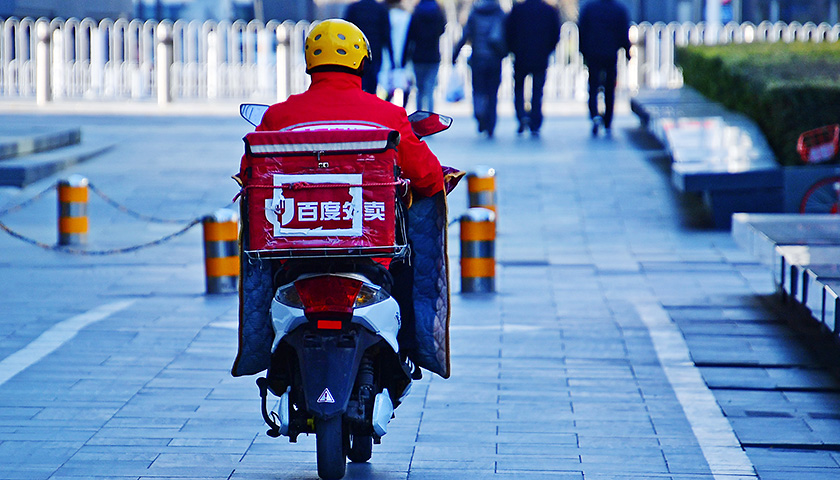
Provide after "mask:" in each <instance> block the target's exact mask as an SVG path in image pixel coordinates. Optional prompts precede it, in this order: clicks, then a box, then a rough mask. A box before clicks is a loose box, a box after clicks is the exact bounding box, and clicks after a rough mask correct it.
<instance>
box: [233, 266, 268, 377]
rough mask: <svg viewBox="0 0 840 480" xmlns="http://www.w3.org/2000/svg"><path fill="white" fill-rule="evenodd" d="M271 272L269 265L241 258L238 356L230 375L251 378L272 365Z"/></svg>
mask: <svg viewBox="0 0 840 480" xmlns="http://www.w3.org/2000/svg"><path fill="white" fill-rule="evenodd" d="M272 276H273V273H272V269H271V264H270V261H268V260H259V259H249V258H248V256H247V255H242V271H241V273H240V276H239V295H240V298H239V352H238V353H237V355H236V360H235V361H234V362H233V368H232V369H231V373H232V374H233V376H235V377H238V376H241V375H254V374H257V373H260V372H261V371H263V370H265V369H267V368H268V365H269V363H270V362H271V344H272V343H273V342H274V329H273V328H272V327H271V317H270V313H269V310H270V308H271V299H272V297H273V296H274V292H273V291H272V290H273V287H272V281H271V280H272Z"/></svg>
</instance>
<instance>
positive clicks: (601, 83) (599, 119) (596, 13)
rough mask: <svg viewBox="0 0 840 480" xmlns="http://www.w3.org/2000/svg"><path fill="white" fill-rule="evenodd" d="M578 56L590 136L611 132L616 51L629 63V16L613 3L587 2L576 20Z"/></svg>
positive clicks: (620, 5) (603, 0)
mask: <svg viewBox="0 0 840 480" xmlns="http://www.w3.org/2000/svg"><path fill="white" fill-rule="evenodd" d="M578 31H579V32H580V53H581V54H582V55H583V61H584V63H586V66H587V68H588V69H589V118H590V119H592V135H593V136H594V135H598V130H599V128H600V127H601V125H603V126H604V128H605V129H606V132H607V135H609V134H610V132H611V127H612V118H613V108H614V106H615V84H616V77H617V66H616V63H617V62H618V51H619V50H621V49H624V52H625V55H626V56H627V59H628V60H629V59H630V33H629V31H630V16H629V14H628V12H627V8H626V7H625V6H624V5H622V4H621V3H619V2H617V1H616V0H589V2H587V3H586V4H585V5H584V6H583V8H581V10H580V17H579V18H578ZM600 91H603V92H604V111H603V113H602V112H600V111H599V107H598V94H599V92H600Z"/></svg>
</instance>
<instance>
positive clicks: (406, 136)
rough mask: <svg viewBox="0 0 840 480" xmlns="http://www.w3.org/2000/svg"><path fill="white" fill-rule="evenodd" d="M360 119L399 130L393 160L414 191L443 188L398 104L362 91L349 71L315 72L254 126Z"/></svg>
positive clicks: (428, 192)
mask: <svg viewBox="0 0 840 480" xmlns="http://www.w3.org/2000/svg"><path fill="white" fill-rule="evenodd" d="M330 120H361V121H366V122H374V123H378V124H380V125H383V126H385V127H388V128H393V129H394V130H397V131H399V132H400V144H399V146H398V147H397V157H398V158H397V162H398V163H399V166H400V168H401V169H402V176H403V178H407V179H409V180H410V181H411V188H412V190H414V191H415V192H416V193H418V194H420V195H423V196H427V197H430V196H432V195H434V194H435V193H438V192H440V191H441V190H442V189H443V173H442V172H441V167H440V162H439V161H438V159H437V157H436V156H435V154H433V153H432V151H431V150H429V147H428V146H427V145H426V144H425V143H424V142H421V141H420V140H419V139H418V138H417V137H416V136H415V135H414V132H412V131H411V125H410V124H409V123H408V117H407V116H406V114H405V110H404V109H403V108H402V107H398V106H397V105H394V104H392V103H389V102H386V101H384V100H382V99H380V98H378V97H376V96H375V95H371V94H369V93H366V92H364V91H362V79H361V77H359V76H356V75H353V74H350V73H340V72H316V73H313V74H312V84H311V85H310V86H309V89H308V90H307V91H306V92H304V93H301V94H298V95H292V96H290V97H289V98H288V99H287V100H286V101H285V102H281V103H277V104H275V105H272V106H271V107H270V108H269V109H268V111H267V112H266V113H265V115H264V116H263V119H262V123H260V125H259V126H258V127H257V130H280V129H283V128H286V127H289V126H291V125H295V124H298V123H303V122H317V121H330Z"/></svg>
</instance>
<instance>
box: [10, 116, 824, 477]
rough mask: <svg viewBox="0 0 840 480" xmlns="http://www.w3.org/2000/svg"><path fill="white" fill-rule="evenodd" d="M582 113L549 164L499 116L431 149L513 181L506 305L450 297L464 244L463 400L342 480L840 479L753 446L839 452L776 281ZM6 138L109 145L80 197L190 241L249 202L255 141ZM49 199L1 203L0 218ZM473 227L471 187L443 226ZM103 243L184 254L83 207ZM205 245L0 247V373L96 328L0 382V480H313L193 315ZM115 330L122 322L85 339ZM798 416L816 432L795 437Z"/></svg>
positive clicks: (416, 394)
mask: <svg viewBox="0 0 840 480" xmlns="http://www.w3.org/2000/svg"><path fill="white" fill-rule="evenodd" d="M561 110H562V109H561ZM625 111H626V109H625ZM561 113H562V111H561ZM579 113H580V110H579V109H577V108H576V111H575V112H574V115H572V114H566V115H563V114H555V115H552V116H550V117H549V118H548V119H547V121H546V123H545V125H544V129H543V133H542V137H541V138H540V139H532V138H530V137H527V136H526V137H521V138H519V137H516V135H515V133H514V128H515V124H514V122H513V121H512V119H510V118H509V117H505V118H504V119H503V120H502V122H501V124H500V125H499V127H498V129H497V138H496V139H495V140H492V141H487V140H483V139H480V138H478V137H477V136H476V134H475V133H474V131H475V127H474V121H473V120H472V119H471V118H468V117H459V118H458V119H457V120H456V126H455V127H454V128H453V129H452V130H451V131H450V132H446V133H444V134H441V135H440V136H439V137H435V138H432V139H430V140H429V143H430V144H431V146H432V148H433V149H434V150H435V151H436V152H437V153H438V155H439V156H440V157H441V158H442V159H443V161H444V163H448V164H451V165H453V166H457V167H460V168H463V169H469V168H471V167H473V166H475V165H478V164H485V165H490V166H492V167H494V168H496V170H497V184H498V188H499V192H498V195H499V223H498V231H499V234H498V241H497V250H498V255H497V257H498V290H499V293H498V294H496V295H486V296H481V295H478V296H476V295H473V296H463V295H460V294H458V293H457V288H458V277H459V273H458V270H457V265H458V228H457V225H455V226H453V227H452V228H451V230H450V254H451V257H452V258H451V260H452V261H451V265H452V266H453V270H454V271H453V275H452V278H453V284H454V287H455V291H454V292H453V304H454V312H453V322H452V344H453V376H452V378H451V379H449V380H441V379H439V378H433V377H432V376H430V375H427V376H426V377H425V378H424V379H423V380H422V381H420V382H418V383H417V384H416V385H415V389H414V391H413V392H412V395H411V396H410V397H409V399H408V401H407V402H406V403H405V404H404V405H402V406H401V407H400V408H399V409H398V410H397V412H396V415H397V418H396V419H395V420H394V421H393V422H392V424H391V425H392V430H391V431H390V432H389V433H388V435H387V436H386V437H385V438H384V439H383V443H382V445H379V446H376V447H375V448H374V455H373V459H372V461H371V462H370V463H369V464H364V465H350V466H349V468H348V474H347V478H366V479H409V480H417V479H436V480H437V479H444V480H445V479H450V478H451V479H456V478H457V479H465V478H468V479H485V478H492V479H514V478H516V479H525V480H529V479H539V480H542V479H586V480H593V479H597V480H607V479H610V480H613V479H649V478H657V479H658V478H666V479H667V478H671V479H680V480H688V479H716V480H717V479H728V480H736V479H747V478H757V477H756V474H755V471H757V472H758V474H759V477H760V478H762V479H776V478H778V479H781V478H788V479H789V478H826V479H828V478H837V475H838V474H840V465H838V461H840V457H838V455H837V454H836V453H834V452H833V451H832V450H831V449H830V448H827V449H810V450H809V449H806V448H799V449H794V450H791V449H773V448H770V447H772V446H773V444H772V443H767V442H763V441H762V437H763V436H767V437H773V436H783V434H784V433H786V432H791V433H795V434H797V435H800V436H804V434H805V433H806V432H805V430H804V428H806V427H807V428H810V430H811V433H812V436H814V435H816V436H817V437H819V438H818V439H817V440H820V441H823V440H825V442H824V444H827V445H830V436H831V435H832V434H834V433H836V432H837V431H838V430H837V428H836V426H835V425H834V424H832V423H831V419H832V418H836V417H837V415H838V413H840V407H838V405H840V397H838V395H837V393H836V391H832V388H835V387H836V381H835V380H833V377H831V376H820V375H823V374H824V372H823V370H820V369H819V368H820V367H819V366H818V362H817V361H816V360H814V356H813V354H812V353H811V352H810V351H809V350H808V349H806V348H804V347H803V346H802V344H801V342H800V341H799V338H800V337H799V336H797V334H796V332H791V331H790V330H789V329H787V327H786V326H785V325H784V324H783V323H782V322H780V313H779V311H777V310H773V309H772V308H768V305H769V306H770V307H772V306H773V302H772V301H769V302H768V301H763V300H765V296H766V295H767V294H769V293H771V292H772V288H773V287H772V282H771V277H770V273H769V270H767V267H765V266H763V265H759V264H757V263H755V261H754V260H753V259H752V258H749V257H748V256H747V255H746V254H745V253H744V252H742V251H740V250H739V249H738V248H737V247H736V246H735V244H734V242H733V241H732V240H731V238H730V237H729V234H728V232H718V231H710V230H707V229H704V228H702V226H698V225H697V223H698V222H697V221H696V220H694V218H696V217H694V216H692V214H693V213H695V212H693V210H691V209H690V208H689V207H690V205H688V204H685V203H684V202H682V201H680V199H678V198H677V197H676V196H675V195H674V194H673V192H672V189H671V188H670V186H669V183H668V175H667V171H665V170H664V169H663V167H662V163H661V162H660V161H659V160H657V158H656V155H655V153H656V152H655V151H654V150H645V149H644V148H643V147H644V145H641V146H640V144H639V143H638V142H636V141H635V139H636V138H637V137H638V135H639V133H638V132H637V131H636V127H637V126H638V122H637V121H636V119H635V118H632V117H630V116H629V115H627V114H623V115H621V116H619V117H618V118H617V120H616V125H615V129H614V130H615V132H614V137H613V138H611V139H607V138H597V139H592V138H590V136H589V125H588V122H587V121H586V120H585V119H584V118H583V117H582V116H580V115H579ZM0 120H2V121H12V120H16V121H20V122H23V121H26V122H35V123H37V122H50V123H51V124H57V123H67V124H80V125H81V126H82V127H83V133H84V132H89V134H91V135H103V136H109V137H114V136H116V137H118V138H119V140H120V145H119V146H118V147H117V148H116V149H115V150H114V151H112V152H110V153H108V154H106V155H105V156H102V157H100V158H98V159H95V160H92V161H90V162H88V163H86V164H82V165H79V166H76V167H74V169H73V170H72V171H69V172H68V173H73V172H78V173H84V174H85V175H86V176H88V177H89V178H90V179H91V181H92V182H93V183H95V184H96V185H97V186H98V187H99V188H100V189H101V190H103V191H105V192H107V193H108V194H109V195H111V196H112V197H114V198H115V199H118V200H120V201H122V202H124V203H126V204H127V205H129V206H131V207H133V208H135V209H137V210H139V211H142V212H144V213H148V214H152V215H156V216H164V217H170V218H187V219H188V218H194V217H196V216H201V215H204V214H206V213H209V212H211V211H213V210H214V209H216V208H219V207H221V206H224V205H226V204H227V203H228V202H229V201H230V199H231V198H232V197H233V194H234V193H235V192H236V188H235V186H234V184H233V182H232V181H231V180H230V179H229V175H230V174H231V173H233V172H234V171H235V169H236V168H237V163H238V156H239V151H240V150H241V147H242V143H241V140H240V139H241V136H242V135H243V134H244V133H245V132H246V131H247V128H246V126H244V125H242V122H241V121H240V120H238V119H236V118H233V117H213V116H203V117H179V116H175V115H173V116H165V117H158V116H77V117H73V116H66V115H55V116H39V117H33V116H29V115H26V116H20V117H17V116H2V118H0ZM47 185H48V183H47V182H40V183H39V184H36V185H33V186H31V187H29V188H27V189H25V190H24V191H21V192H18V191H17V190H12V189H0V207H2V206H3V205H5V204H9V203H12V204H13V203H15V202H17V201H20V200H23V199H26V198H28V197H29V196H31V195H33V194H34V193H36V192H37V191H40V190H42V189H43V188H45V187H46V186H47ZM465 204H466V188H465V186H462V187H459V190H458V191H456V192H455V193H453V195H452V196H451V197H450V213H451V215H452V217H453V218H455V217H457V216H458V215H459V214H460V213H461V212H462V211H463V210H464V207H465ZM54 216H55V205H54V198H47V199H45V200H43V201H40V202H36V203H35V204H33V205H32V206H31V207H28V208H27V209H25V210H24V211H21V212H18V213H14V214H10V215H8V216H6V217H3V218H0V220H2V221H3V222H4V223H7V224H8V225H9V226H11V227H13V228H16V229H18V230H20V231H21V232H24V233H26V234H27V235H31V236H33V237H37V238H40V239H42V240H45V241H47V242H52V241H54V238H55V231H54V229H55V220H54ZM91 224H92V233H91V238H92V240H91V248H99V247H108V248H113V247H118V246H124V245H126V244H131V243H139V242H141V241H144V240H150V239H154V238H157V237H159V236H162V235H164V234H166V233H168V232H170V231H172V230H173V227H172V226H166V225H148V224H145V223H143V222H138V221H137V220H136V219H132V218H126V217H125V216H124V215H122V214H121V213H120V212H117V211H114V210H113V209H110V207H108V206H107V205H103V204H96V203H94V202H93V200H92V202H91ZM200 245H201V239H200V232H198V231H197V230H193V231H190V232H188V233H187V234H186V235H184V236H182V237H179V238H177V239H175V240H173V241H172V242H170V243H168V244H167V245H166V246H163V247H155V248H151V249H145V250H141V251H139V252H137V253H133V254H127V255H124V256H114V257H78V256H67V255H64V254H59V253H55V252H50V251H41V250H39V249H37V248H35V247H32V246H29V245H26V244H24V243H22V242H19V241H18V240H15V239H12V238H10V237H8V236H0V268H2V271H3V274H2V275H1V276H0V289H2V290H3V292H4V296H3V297H2V299H0V311H2V312H4V315H2V316H0V361H3V360H2V359H6V358H12V356H13V355H14V354H15V352H21V351H24V352H27V351H30V350H27V348H30V346H32V345H38V341H37V339H38V338H39V336H41V335H43V334H45V332H47V333H50V332H53V333H54V332H55V331H56V330H55V329H54V327H55V326H56V325H66V323H63V322H66V321H67V320H68V319H75V320H76V321H77V322H81V321H89V322H90V323H89V324H88V325H87V326H85V327H84V328H81V329H80V330H79V331H78V333H77V334H76V335H75V336H74V337H72V338H71V339H70V340H68V341H66V342H65V343H61V344H60V345H57V346H56V348H55V350H54V351H51V352H50V353H49V354H47V355H45V356H44V357H43V358H41V359H38V360H37V361H33V362H32V363H31V366H28V367H27V368H23V369H21V371H20V373H18V374H16V375H14V376H13V377H11V378H9V379H8V380H7V381H5V382H4V383H0V480H5V479H8V480H11V479H41V478H43V479H47V478H50V479H106V478H107V479H140V478H179V479H228V478H232V479H300V478H315V454H314V451H315V445H314V437H313V438H304V437H301V439H300V442H299V443H298V444H289V443H288V442H286V441H285V440H275V439H271V438H268V437H267V436H265V435H264V431H265V427H264V426H263V425H262V421H261V418H260V416H259V412H258V406H259V399H258V396H257V389H256V387H255V386H254V384H253V379H252V378H238V379H234V378H231V377H230V376H229V373H228V371H229V367H230V363H231V361H232V358H233V355H234V353H235V346H236V345H235V344H236V339H235V321H236V301H235V298H234V297H232V296H218V297H208V296H204V295H203V288H204V286H203V270H202V264H201V261H202V259H201V247H200ZM103 306H105V307H107V308H111V309H112V310H113V313H111V314H109V315H107V316H105V317H104V318H102V319H100V320H97V319H96V318H98V317H95V315H94V316H91V315H92V314H91V312H94V313H95V312H98V311H99V310H97V309H98V308H101V307H103ZM103 315H104V314H103ZM689 352H690V355H691V357H688V355H689ZM756 358H759V359H761V358H763V359H767V361H768V362H769V361H771V360H772V361H773V362H775V367H774V368H768V364H764V365H763V367H764V368H763V369H762V370H760V372H759V373H760V374H761V375H764V376H767V375H769V374H772V373H773V372H781V371H784V372H789V373H792V374H794V376H795V380H796V382H794V381H793V380H790V379H789V380H790V383H791V384H792V383H796V385H797V386H798V387H799V388H798V389H796V390H788V391H785V390H784V389H781V390H768V389H764V390H755V389H752V390H750V389H748V388H747V389H745V388H743V387H744V384H743V382H744V381H746V380H747V379H749V378H750V377H751V376H752V378H755V377H754V375H752V374H753V373H755V372H756V371H755V370H749V371H748V372H745V371H735V372H732V371H731V369H733V368H735V369H736V370H737V368H736V367H738V368H746V367H747V366H748V365H750V362H751V361H752V360H754V359H756ZM692 359H693V360H694V361H695V362H698V359H702V363H701V362H698V363H701V367H702V368H700V369H698V368H695V367H694V366H693V365H692V363H691V362H690V360H692ZM30 360H31V358H30ZM22 361H24V364H25V359H24V360H22ZM753 363H754V364H757V365H760V362H758V363H756V362H753ZM7 365H8V364H7ZM18 365H20V364H18ZM790 365H799V366H800V367H801V366H807V367H808V368H807V369H799V370H797V369H791V368H788V367H789V366H790ZM769 367H773V365H769ZM726 368H729V369H730V370H726ZM768 372H769V373H768ZM817 373H819V375H817ZM701 374H702V375H703V377H701ZM796 375H798V376H796ZM816 377H819V378H816ZM724 380H726V381H728V382H729V385H728V387H729V388H725V389H721V388H716V387H715V385H717V386H721V385H723V384H725V383H726V382H725V381H724ZM815 382H820V385H821V387H820V388H823V389H822V390H820V389H818V388H816V383H815ZM707 383H709V384H711V385H712V386H713V388H712V390H709V389H707V388H706V387H705V385H706V384H707ZM724 386H725V385H724ZM736 387H737V388H736ZM771 394H775V396H771ZM797 394H798V395H797ZM809 394H810V395H811V396H810V397H808V398H805V397H807V396H808V395H809ZM715 399H717V401H719V402H720V404H721V405H723V410H721V408H720V407H718V403H716V402H715ZM785 408H787V409H788V410H785ZM774 412H776V413H778V412H794V413H791V414H790V415H789V416H786V417H785V416H778V415H777V416H773V415H771V414H772V413H774ZM796 412H806V413H807V414H808V415H810V414H812V413H822V417H820V416H815V415H810V416H809V417H808V418H810V420H811V421H812V423H810V424H808V423H807V421H806V420H807V419H805V420H802V422H800V423H795V422H796V421H799V420H800V419H802V418H805V417H800V416H798V415H799V414H798V413H796ZM806 416H807V415H806ZM780 419H781V420H783V421H782V422H779V421H778V420H780ZM815 419H821V420H822V423H815V422H813V421H814V420H815ZM721 422H722V423H721ZM730 424H732V425H735V428H734V430H733V429H732V427H730ZM803 425H805V427H803ZM761 432H764V433H761ZM746 436H751V438H753V440H754V441H752V442H750V446H749V448H747V450H746V455H744V453H743V450H742V449H741V447H740V445H738V443H737V442H738V440H739V439H741V437H746ZM815 441H816V440H813V439H812V443H814V442H815ZM803 442H804V440H803ZM754 469H755V470H754Z"/></svg>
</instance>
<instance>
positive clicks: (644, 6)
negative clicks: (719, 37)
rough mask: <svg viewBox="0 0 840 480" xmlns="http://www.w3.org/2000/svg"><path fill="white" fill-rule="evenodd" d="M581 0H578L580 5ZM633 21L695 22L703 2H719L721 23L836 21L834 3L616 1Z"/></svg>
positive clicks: (701, 15)
mask: <svg viewBox="0 0 840 480" xmlns="http://www.w3.org/2000/svg"><path fill="white" fill-rule="evenodd" d="M583 1H584V0H581V3H582V2H583ZM619 1H622V2H623V3H624V4H625V5H627V7H628V8H629V9H630V12H631V15H632V16H633V20H634V21H636V22H642V21H647V22H673V21H678V22H686V21H689V22H699V21H704V20H705V19H706V15H707V13H706V12H707V5H706V2H707V1H719V2H720V4H721V10H720V16H721V20H722V21H723V22H728V21H736V22H752V23H756V24H757V23H761V22H763V21H765V20H769V21H771V22H777V21H782V22H800V23H805V22H814V23H820V22H829V23H836V22H837V21H838V6H839V5H840V1H838V0H619Z"/></svg>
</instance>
